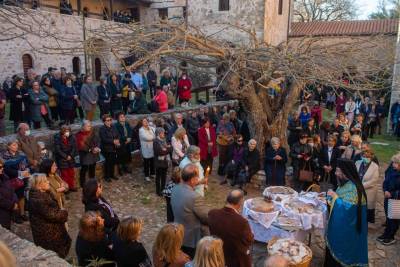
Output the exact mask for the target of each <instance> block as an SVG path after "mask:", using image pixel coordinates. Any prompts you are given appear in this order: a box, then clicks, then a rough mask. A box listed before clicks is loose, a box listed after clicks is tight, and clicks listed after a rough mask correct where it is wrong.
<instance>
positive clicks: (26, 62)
mask: <svg viewBox="0 0 400 267" xmlns="http://www.w3.org/2000/svg"><path fill="white" fill-rule="evenodd" d="M22 67H23V69H24V75H25V76H26V75H27V73H28V70H29V69H32V68H33V59H32V56H31V55H29V54H24V55H23V56H22Z"/></svg>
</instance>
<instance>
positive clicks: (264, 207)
mask: <svg viewBox="0 0 400 267" xmlns="http://www.w3.org/2000/svg"><path fill="white" fill-rule="evenodd" d="M251 210H253V211H256V212H263V213H268V212H273V211H274V210H275V208H274V203H273V202H272V201H270V200H265V199H264V198H262V197H256V198H253V199H252V200H251Z"/></svg>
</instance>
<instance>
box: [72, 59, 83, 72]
mask: <svg viewBox="0 0 400 267" xmlns="http://www.w3.org/2000/svg"><path fill="white" fill-rule="evenodd" d="M72 72H73V73H75V74H76V75H79V74H81V59H80V58H79V57H74V58H73V59H72Z"/></svg>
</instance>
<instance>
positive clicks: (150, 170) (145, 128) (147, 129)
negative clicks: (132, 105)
mask: <svg viewBox="0 0 400 267" xmlns="http://www.w3.org/2000/svg"><path fill="white" fill-rule="evenodd" d="M155 138H156V134H155V129H154V128H153V127H152V126H150V124H149V119H146V118H145V119H143V120H142V127H141V128H140V129H139V139H140V151H141V153H142V158H143V168H144V176H145V178H144V179H145V181H146V182H150V176H154V149H153V142H154V139H155Z"/></svg>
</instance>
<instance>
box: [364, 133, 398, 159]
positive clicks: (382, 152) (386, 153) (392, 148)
mask: <svg viewBox="0 0 400 267" xmlns="http://www.w3.org/2000/svg"><path fill="white" fill-rule="evenodd" d="M368 142H369V143H374V142H380V143H385V144H388V145H387V146H385V145H379V144H371V147H372V149H373V151H374V152H375V155H376V156H377V157H378V160H379V162H381V163H386V164H387V163H389V162H390V158H391V157H392V156H393V155H394V154H396V153H399V152H400V142H399V141H397V140H396V137H394V136H389V135H376V136H374V138H368Z"/></svg>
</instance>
